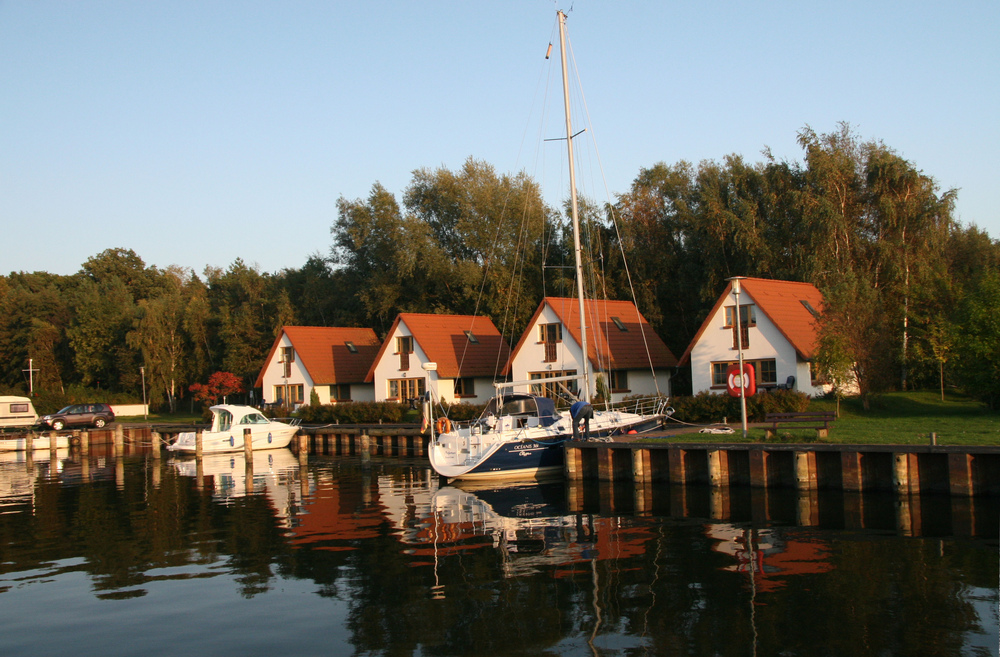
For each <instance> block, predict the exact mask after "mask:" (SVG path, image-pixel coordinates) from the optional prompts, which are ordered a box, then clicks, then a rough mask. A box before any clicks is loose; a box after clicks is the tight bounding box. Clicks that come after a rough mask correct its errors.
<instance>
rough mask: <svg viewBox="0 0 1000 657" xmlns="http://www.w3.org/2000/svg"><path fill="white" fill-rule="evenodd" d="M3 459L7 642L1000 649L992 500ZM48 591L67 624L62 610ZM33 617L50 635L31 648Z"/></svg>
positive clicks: (51, 646)
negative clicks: (123, 624)
mask: <svg viewBox="0 0 1000 657" xmlns="http://www.w3.org/2000/svg"><path fill="white" fill-rule="evenodd" d="M3 456H4V459H3V460H0V601H5V602H6V603H7V608H17V609H19V610H21V611H22V612H23V613H19V614H17V615H16V618H15V617H12V616H10V615H7V617H3V616H0V649H2V650H3V653H4V654H5V655H7V654H28V648H30V649H31V650H30V651H31V653H32V654H38V653H40V652H44V653H47V654H59V653H60V652H61V651H66V646H72V645H74V639H73V635H72V631H73V629H74V628H75V629H76V631H79V629H80V627H81V626H87V625H92V626H98V625H100V626H105V625H106V624H107V623H109V622H111V619H112V618H113V617H114V616H115V615H116V614H121V615H122V619H124V618H127V619H128V620H127V624H129V625H133V626H134V625H137V624H138V625H141V626H142V627H144V628H146V629H147V630H148V632H146V634H148V642H149V644H150V645H152V646H160V647H161V648H160V649H161V650H162V651H166V650H167V647H169V648H170V649H171V652H178V651H184V652H186V653H187V652H190V653H191V654H224V653H227V652H246V651H248V650H250V651H253V652H260V651H261V650H263V649H264V647H265V646H269V647H270V649H271V651H274V652H277V653H279V654H280V653H282V652H288V651H289V648H288V646H295V651H296V653H297V654H307V653H324V654H325V653H329V652H331V651H332V652H339V653H344V654H346V653H351V652H353V653H355V654H390V653H391V654H441V655H472V654H477V655H478V654H484V653H490V654H553V655H559V654H565V655H570V654H602V655H607V654H650V655H653V654H657V655H659V654H675V653H683V654H691V655H702V654H704V655H750V654H754V653H755V652H756V653H757V654H788V655H809V654H860V655H883V654H921V655H925V654H932V655H933V654H940V655H963V654H970V655H971V654H980V653H982V652H983V650H988V653H987V654H992V653H993V652H994V651H995V649H996V646H997V643H998V638H997V633H998V630H997V602H998V597H997V591H996V586H997V580H998V577H1000V572H998V562H997V547H998V540H997V534H998V526H1000V513H998V506H997V502H996V500H989V499H976V500H971V499H959V498H951V497H947V496H944V497H936V496H924V497H911V496H906V497H898V496H895V495H887V494H867V493H866V494H847V493H827V492H825V491H824V492H822V493H819V494H817V493H809V494H798V493H796V492H794V491H758V490H751V489H748V488H741V489H712V488H709V487H683V488H680V487H670V486H649V487H635V486H633V485H631V484H628V485H620V484H616V485H600V486H597V485H586V486H585V485H579V484H573V485H570V484H567V483H566V482H563V481H555V482H548V483H541V484H537V483H531V484H516V485H507V486H480V487H471V486H467V485H444V484H442V483H441V482H440V481H439V480H438V479H437V478H436V477H435V476H433V475H432V474H431V472H430V470H429V468H428V467H427V466H426V463H425V462H422V461H416V460H415V461H405V460H399V459H385V460H381V461H379V460H376V461H374V462H372V463H370V464H369V463H363V462H361V461H360V460H356V461H355V460H351V459H345V458H322V457H313V458H312V459H311V460H310V461H309V463H308V465H306V466H303V465H301V464H300V462H299V461H298V459H297V458H296V457H294V456H293V455H292V454H291V453H290V452H289V451H288V450H268V451H261V452H256V453H255V454H254V455H253V458H252V459H251V460H250V461H249V462H248V461H247V460H246V459H245V458H244V456H243V454H242V453H234V454H231V455H229V454H226V455H213V456H211V457H209V458H205V459H203V460H201V461H196V460H194V459H163V460H161V459H155V458H153V457H152V456H151V455H148V454H146V455H138V456H132V457H127V458H114V457H110V456H101V457H95V456H90V457H82V456H81V455H80V454H79V453H76V452H65V451H63V452H58V453H56V454H55V458H54V459H53V458H52V457H51V456H52V455H50V454H49V452H47V451H46V452H36V453H35V454H34V455H32V457H30V458H29V457H28V456H26V455H25V454H24V453H16V454H5V455H3ZM81 584H83V586H81ZM126 602H127V604H128V606H127V607H124V606H116V605H120V604H124V603H126ZM53 605H58V608H59V609H60V613H59V616H60V622H59V623H55V624H50V623H46V624H45V625H43V624H42V623H43V622H45V621H44V619H47V618H50V617H51V612H50V611H49V610H50V609H51V608H52V606H53ZM223 608H224V609H225V610H226V617H225V622H221V621H220V620H219V616H218V610H219V609H223ZM265 608H266V609H267V618H268V619H269V620H268V621H267V622H262V620H261V612H262V610H263V609H265ZM179 623H180V624H182V625H183V627H184V628H185V631H184V633H183V636H180V637H179V636H178V633H177V632H176V628H177V627H178V624H179ZM24 632H30V633H32V634H33V635H34V636H35V637H36V640H35V642H34V643H32V644H30V645H29V644H28V643H24V644H23V645H24V651H23V653H22V652H20V651H19V649H18V647H19V646H21V645H22V644H21V643H19V642H18V639H17V638H16V637H19V636H21V635H22V634H23V633H24ZM91 637H92V640H93V641H94V642H95V643H94V644H93V645H92V646H90V647H91V648H92V649H94V650H101V651H102V652H105V653H108V654H116V653H118V654H127V651H124V650H123V648H122V646H121V645H119V642H116V641H114V640H113V639H111V638H106V639H103V640H102V639H101V638H99V637H95V636H93V635H91ZM220 644H222V645H224V648H223V649H220ZM283 646H284V648H283V649H282V647H283ZM331 646H339V647H340V649H338V650H331ZM153 651H154V652H155V650H153Z"/></svg>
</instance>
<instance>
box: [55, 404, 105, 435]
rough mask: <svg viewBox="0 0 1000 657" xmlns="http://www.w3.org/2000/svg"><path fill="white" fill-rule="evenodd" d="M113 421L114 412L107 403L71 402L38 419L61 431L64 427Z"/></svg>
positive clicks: (94, 424) (102, 423)
mask: <svg viewBox="0 0 1000 657" xmlns="http://www.w3.org/2000/svg"><path fill="white" fill-rule="evenodd" d="M114 421H115V412H114V411H113V410H111V407H110V406H109V405H107V404H73V405H72V406H67V407H66V408H64V409H62V410H60V411H59V412H58V413H53V414H52V415H46V416H44V417H42V419H41V420H39V423H40V424H42V425H43V426H47V427H51V428H53V429H55V430H56V431H61V430H62V429H63V428H64V427H97V428H98V429H100V428H101V427H103V426H104V425H105V424H108V423H109V422H114Z"/></svg>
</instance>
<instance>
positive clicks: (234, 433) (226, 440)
mask: <svg viewBox="0 0 1000 657" xmlns="http://www.w3.org/2000/svg"><path fill="white" fill-rule="evenodd" d="M210 410H211V411H212V427H211V428H210V429H209V430H208V431H204V432H202V434H201V451H202V453H205V454H207V453H210V452H235V451H241V450H243V449H244V445H243V436H244V432H245V431H246V430H247V429H249V430H250V436H251V444H250V446H251V447H252V448H253V450H254V451H256V450H259V449H281V448H283V447H288V444H289V443H290V442H292V436H294V435H295V434H296V432H298V430H299V427H298V421H297V420H293V421H292V422H289V423H285V422H279V421H277V420H272V419H269V418H267V417H265V416H264V414H263V413H261V412H260V411H259V410H257V409H256V408H254V407H252V406H237V405H233V404H220V405H218V406H213V407H212V408H211V409H210ZM196 442H197V432H194V431H185V432H182V433H181V434H179V435H178V436H177V440H175V441H174V442H173V443H172V444H170V445H168V446H167V449H168V450H170V451H172V452H190V453H192V454H193V453H194V452H195V451H196V447H197V445H196Z"/></svg>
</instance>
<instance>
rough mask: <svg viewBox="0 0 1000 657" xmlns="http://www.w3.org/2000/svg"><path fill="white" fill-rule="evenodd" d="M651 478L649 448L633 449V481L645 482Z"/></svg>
mask: <svg viewBox="0 0 1000 657" xmlns="http://www.w3.org/2000/svg"><path fill="white" fill-rule="evenodd" d="M649 479H650V471H649V450H648V449H633V450H632V481H633V482H635V483H636V484H644V483H646V482H647V481H649Z"/></svg>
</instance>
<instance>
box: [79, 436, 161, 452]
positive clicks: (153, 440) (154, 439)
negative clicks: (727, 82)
mask: <svg viewBox="0 0 1000 657" xmlns="http://www.w3.org/2000/svg"><path fill="white" fill-rule="evenodd" d="M80 441H81V443H82V442H83V436H81V437H80ZM160 442H161V441H160V432H159V431H150V432H149V448H150V450H151V451H152V452H153V458H154V459H158V458H160Z"/></svg>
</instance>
